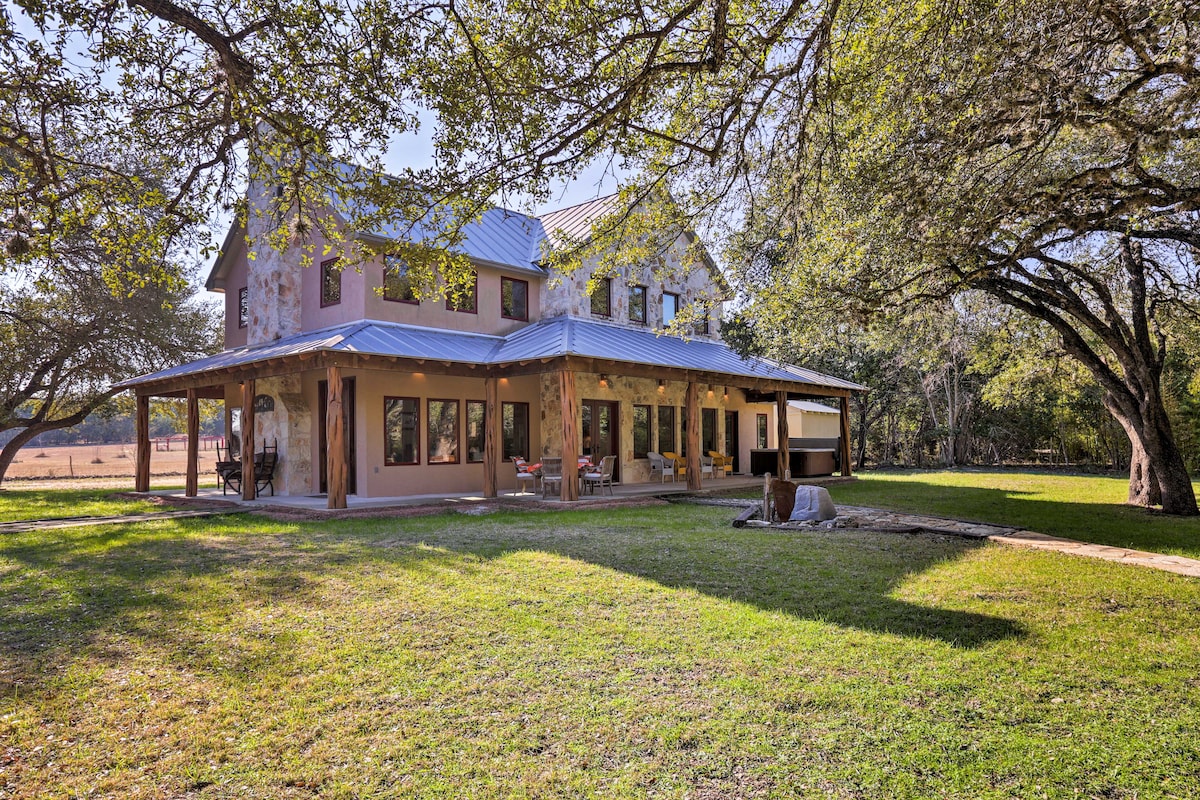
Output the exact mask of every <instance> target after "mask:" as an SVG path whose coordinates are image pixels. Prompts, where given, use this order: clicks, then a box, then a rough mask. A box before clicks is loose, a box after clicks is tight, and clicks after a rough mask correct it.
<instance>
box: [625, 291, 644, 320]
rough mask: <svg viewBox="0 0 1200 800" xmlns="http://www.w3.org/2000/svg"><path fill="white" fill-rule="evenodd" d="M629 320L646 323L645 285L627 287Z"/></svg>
mask: <svg viewBox="0 0 1200 800" xmlns="http://www.w3.org/2000/svg"><path fill="white" fill-rule="evenodd" d="M629 321H630V322H640V323H641V324H643V325H645V324H646V287H645V286H630V287H629Z"/></svg>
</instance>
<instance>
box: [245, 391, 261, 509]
mask: <svg viewBox="0 0 1200 800" xmlns="http://www.w3.org/2000/svg"><path fill="white" fill-rule="evenodd" d="M256 489H257V487H256V486H255V483H254V379H253V378H246V380H244V381H242V499H243V500H253V499H254V498H255V497H256V496H257V495H256V494H255V491H256Z"/></svg>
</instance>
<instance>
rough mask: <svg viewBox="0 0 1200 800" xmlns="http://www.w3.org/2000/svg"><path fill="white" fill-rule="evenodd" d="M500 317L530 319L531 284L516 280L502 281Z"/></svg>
mask: <svg viewBox="0 0 1200 800" xmlns="http://www.w3.org/2000/svg"><path fill="white" fill-rule="evenodd" d="M500 316H502V317H504V318H505V319H519V320H521V321H522V322H524V321H525V320H528V319H529V282H528V281H522V280H517V279H516V278H503V277H502V278H501V279H500Z"/></svg>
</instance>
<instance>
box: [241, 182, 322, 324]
mask: <svg viewBox="0 0 1200 800" xmlns="http://www.w3.org/2000/svg"><path fill="white" fill-rule="evenodd" d="M252 189H253V187H252ZM250 198H251V201H252V202H251V209H250V213H249V214H248V215H247V216H248V219H247V222H246V238H247V240H248V241H249V242H250V247H251V248H252V251H251V255H252V260H251V264H252V266H253V268H252V269H250V270H249V272H248V274H247V281H246V289H247V293H246V300H247V307H248V309H249V324H248V325H247V326H246V344H248V345H256V344H265V343H267V342H273V341H275V340H276V339H281V338H283V337H285V336H291V335H292V334H296V333H300V331H301V319H302V314H301V312H302V308H303V305H302V303H303V292H302V286H301V282H302V275H301V272H300V270H301V269H302V268H301V266H300V265H301V264H302V263H303V257H304V248H303V247H302V246H301V244H300V243H298V242H297V241H296V240H295V239H292V240H291V241H290V242H289V244H288V247H287V249H286V250H285V251H283V252H280V251H279V250H276V249H275V248H274V247H272V246H271V245H270V244H268V243H267V239H268V235H269V233H270V232H271V231H272V230H274V229H275V227H276V224H277V223H276V220H275V219H273V218H272V216H271V215H272V213H273V212H272V211H271V210H270V208H269V205H270V203H269V187H264V186H261V185H257V191H253V190H252V191H251V193H250ZM255 198H257V199H255ZM230 301H232V302H234V303H236V302H237V293H236V287H235V288H234V290H233V293H232V294H231V295H230V296H229V300H227V302H230Z"/></svg>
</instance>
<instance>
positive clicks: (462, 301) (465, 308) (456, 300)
mask: <svg viewBox="0 0 1200 800" xmlns="http://www.w3.org/2000/svg"><path fill="white" fill-rule="evenodd" d="M478 290H479V276H478V275H477V274H472V275H471V282H470V283H468V284H467V285H466V286H451V287H450V288H449V289H448V290H447V293H446V308H447V309H449V310H450V311H462V312H463V313H466V314H474V313H476V303H475V300H476V295H477V294H478Z"/></svg>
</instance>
